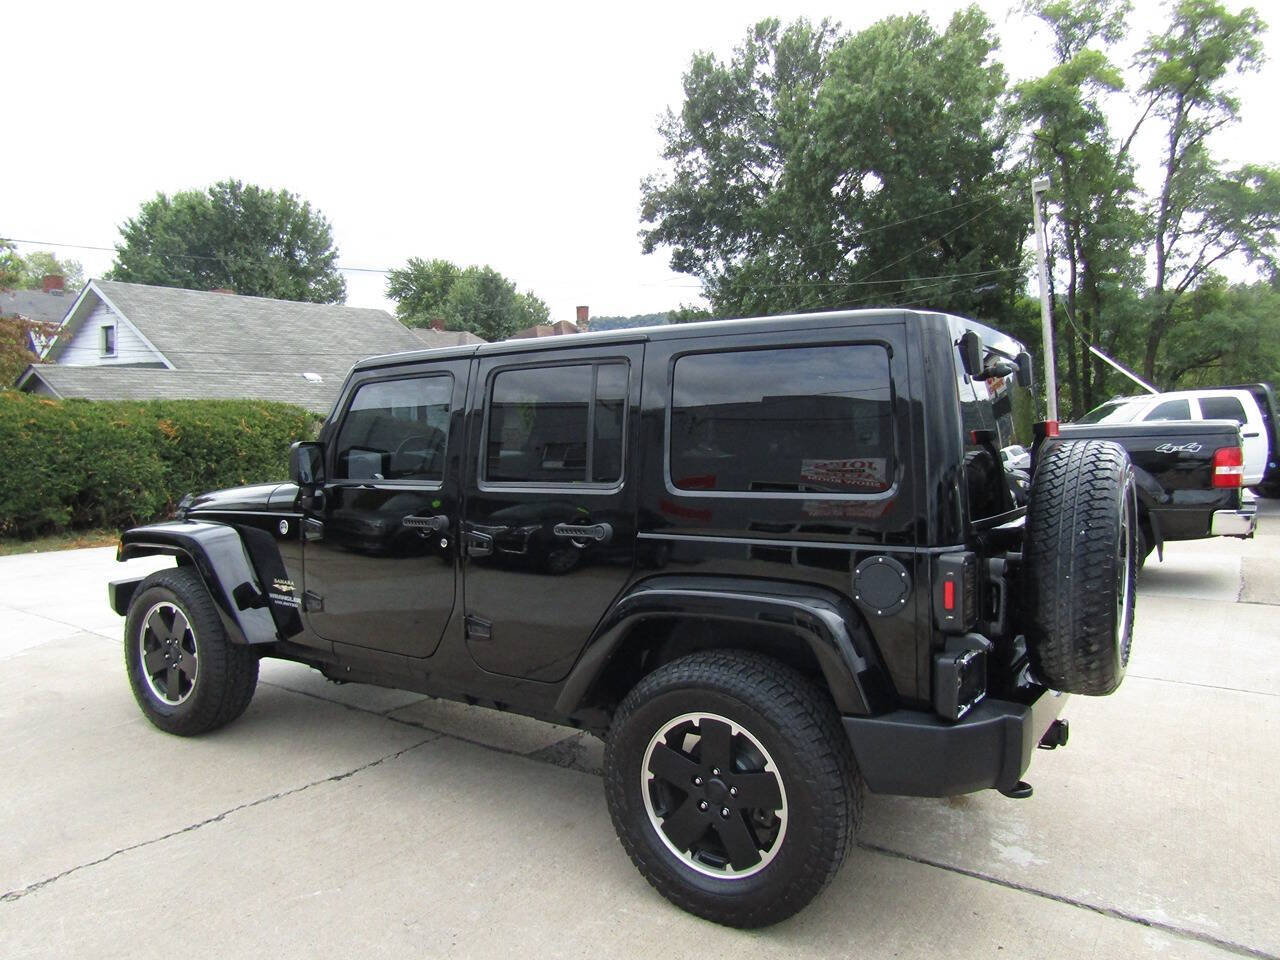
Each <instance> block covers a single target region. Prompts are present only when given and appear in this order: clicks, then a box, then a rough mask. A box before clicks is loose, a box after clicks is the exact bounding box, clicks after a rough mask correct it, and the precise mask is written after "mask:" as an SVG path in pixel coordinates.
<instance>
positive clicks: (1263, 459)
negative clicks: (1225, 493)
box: [1076, 387, 1270, 487]
mask: <svg viewBox="0 0 1280 960" xmlns="http://www.w3.org/2000/svg"><path fill="white" fill-rule="evenodd" d="M1161 420H1234V421H1235V422H1236V423H1237V424H1239V426H1240V437H1241V440H1242V441H1243V444H1244V482H1243V484H1242V486H1245V487H1253V486H1257V485H1258V484H1260V483H1262V478H1263V474H1264V473H1266V471H1267V464H1268V458H1269V455H1270V450H1269V442H1268V430H1267V424H1266V422H1265V420H1264V418H1263V415H1262V409H1261V408H1260V407H1259V406H1258V401H1257V400H1256V399H1255V398H1254V395H1253V394H1252V393H1251V392H1250V391H1249V390H1246V389H1244V388H1240V387H1236V388H1219V389H1203V390H1177V391H1172V392H1169V393H1155V394H1149V395H1142V396H1136V397H1115V398H1114V399H1111V400H1108V401H1107V402H1106V403H1104V404H1102V405H1101V406H1099V407H1095V408H1094V409H1092V410H1090V411H1089V412H1088V413H1086V414H1085V415H1084V416H1083V417H1081V418H1080V419H1079V420H1078V421H1076V422H1077V423H1110V424H1118V423H1153V422H1156V421H1161Z"/></svg>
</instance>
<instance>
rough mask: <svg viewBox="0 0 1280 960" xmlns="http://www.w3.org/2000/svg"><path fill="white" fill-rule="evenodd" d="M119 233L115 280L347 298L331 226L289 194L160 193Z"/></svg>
mask: <svg viewBox="0 0 1280 960" xmlns="http://www.w3.org/2000/svg"><path fill="white" fill-rule="evenodd" d="M120 234H121V237H122V238H123V239H122V241H121V242H120V243H119V244H117V245H116V262H115V265H114V266H113V267H112V270H111V272H110V274H109V277H110V278H111V279H113V280H125V281H129V282H131V283H149V284H154V285H157V286H164V287H185V288H187V289H190V290H214V289H219V288H224V287H225V288H229V289H232V290H234V291H235V292H236V293H240V294H245V295H248V296H257V297H275V298H277V299H281V300H303V301H310V302H313V303H341V302H342V301H343V300H345V299H346V293H347V286H346V282H345V281H344V280H343V278H342V276H341V274H339V273H338V270H337V266H336V264H337V259H338V251H337V249H336V248H335V247H334V245H333V231H332V229H331V227H330V226H329V222H328V221H327V220H326V219H325V218H324V216H323V215H322V214H321V213H320V212H319V211H313V210H312V209H311V205H310V204H309V203H307V202H306V201H305V200H302V199H300V198H299V197H298V196H296V195H295V194H292V193H289V192H288V191H284V190H278V191H277V190H266V189H263V188H262V187H257V186H254V185H253V184H249V185H245V184H242V183H241V182H240V181H239V180H224V181H222V182H220V183H216V184H214V185H213V186H212V187H210V188H209V189H208V190H207V191H203V192H201V191H196V190H189V191H182V192H180V193H175V194H174V195H173V196H172V197H168V196H166V195H165V194H163V193H158V194H156V196H155V198H154V199H152V200H148V201H147V202H146V203H144V204H143V205H142V208H141V209H140V210H139V212H138V215H137V216H136V217H134V218H133V219H131V220H128V221H127V222H126V223H125V225H124V226H123V227H121V229H120Z"/></svg>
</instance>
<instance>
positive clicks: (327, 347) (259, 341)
mask: <svg viewBox="0 0 1280 960" xmlns="http://www.w3.org/2000/svg"><path fill="white" fill-rule="evenodd" d="M433 332H434V331H415V330H410V329H409V328H408V327H406V326H404V324H402V323H400V322H399V321H398V320H396V319H395V318H394V317H392V316H391V315H390V314H389V313H387V312H386V311H385V310H374V309H366V308H361V307H347V306H340V305H333V304H322V303H299V302H296V301H292V300H272V299H269V298H267V297H244V296H238V295H236V294H233V293H215V292H206V291H200V290H183V289H180V288H177V287H152V286H146V285H143V284H137V283H121V282H119V281H114V280H90V281H89V283H88V284H87V285H86V286H85V288H84V290H83V291H82V292H81V293H80V296H79V297H77V298H76V300H75V302H74V304H72V305H71V308H70V309H69V310H68V311H67V314H66V317H65V319H63V321H62V325H61V327H60V328H59V330H58V334H57V336H56V338H55V339H54V341H53V343H52V344H51V345H50V346H49V347H48V349H47V350H46V352H45V354H44V360H45V361H46V362H45V363H44V364H33V365H31V366H29V367H27V369H26V370H25V371H24V372H23V374H22V376H21V377H19V378H18V387H19V388H20V389H22V390H26V391H28V392H32V393H41V394H45V395H47V396H54V397H83V398H86V399H91V400H149V399H157V398H189V397H193V398H200V397H213V398H248V399H260V400H277V401H282V402H286V403H296V404H298V405H300V406H304V407H308V408H310V409H312V410H315V411H316V412H318V413H328V411H329V409H330V408H331V407H332V406H333V402H334V400H335V399H336V398H337V396H338V391H339V390H340V388H341V387H342V381H343V379H344V378H345V377H346V374H347V371H348V370H349V369H350V368H351V365H352V364H353V363H355V362H356V361H357V360H360V359H363V358H364V357H368V356H371V355H374V354H386V353H399V352H401V351H404V350H421V349H422V348H423V346H424V337H423V336H422V334H424V333H433ZM456 336H458V335H457V334H448V335H447V337H448V338H453V337H456ZM454 342H456V341H454V340H452V339H450V341H449V343H448V344H445V343H441V344H439V345H441V346H445V345H452V344H453V343H454ZM432 345H434V344H432Z"/></svg>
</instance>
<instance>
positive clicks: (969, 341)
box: [960, 330, 982, 377]
mask: <svg viewBox="0 0 1280 960" xmlns="http://www.w3.org/2000/svg"><path fill="white" fill-rule="evenodd" d="M960 361H961V363H963V364H964V372H965V373H967V374H968V375H969V376H971V377H981V376H982V337H980V336H978V335H977V334H976V333H974V332H973V331H972V330H966V331H965V332H964V335H963V336H961V337H960Z"/></svg>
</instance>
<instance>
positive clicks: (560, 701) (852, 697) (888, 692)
mask: <svg viewBox="0 0 1280 960" xmlns="http://www.w3.org/2000/svg"><path fill="white" fill-rule="evenodd" d="M655 619H695V620H703V621H714V622H717V623H722V624H731V623H750V624H753V625H759V624H765V625H767V626H768V627H769V628H770V629H771V630H772V631H775V632H777V633H778V634H780V635H788V634H789V635H791V636H792V637H794V638H795V639H796V641H797V642H800V643H804V644H806V645H807V646H808V648H809V650H810V651H812V653H813V655H814V657H815V659H816V660H817V662H818V666H819V667H820V668H821V670H822V673H823V677H824V678H825V680H826V686H827V688H828V689H829V690H830V692H831V696H832V699H833V700H834V701H835V704H836V708H837V709H838V710H839V711H840V712H841V713H842V714H857V715H865V714H869V713H874V712H878V711H880V710H884V709H889V708H890V707H891V706H892V704H893V703H894V699H895V698H894V696H893V694H892V688H891V686H890V683H889V680H888V674H887V673H886V671H885V670H884V667H883V664H882V663H881V660H880V655H879V651H878V650H877V649H876V647H875V645H874V643H873V641H872V639H871V635H870V633H869V632H868V631H867V629H866V627H865V625H864V624H863V622H862V618H861V616H860V615H859V613H858V611H857V610H856V608H855V607H854V606H853V604H852V603H851V602H850V601H849V600H848V599H847V598H845V597H842V596H841V595H840V594H838V593H836V592H834V591H830V590H824V589H822V588H816V587H807V586H806V587H803V588H802V587H798V586H797V585H795V584H788V583H781V582H767V581H759V580H737V579H730V578H716V577H656V578H653V579H651V580H646V581H644V582H643V583H641V584H638V585H637V586H635V587H634V588H632V589H631V590H630V591H629V592H628V593H626V594H625V595H624V596H623V597H622V598H621V599H620V600H619V601H618V602H617V603H616V604H615V605H614V607H613V609H612V610H611V611H610V612H609V613H608V615H607V616H606V617H605V618H604V619H603V620H602V621H601V622H600V624H599V626H597V627H596V630H595V632H594V633H593V634H592V637H591V639H590V640H589V641H588V643H587V646H586V648H585V649H584V650H583V653H582V655H581V656H580V657H579V658H578V662H577V663H576V664H575V665H574V667H573V669H572V670H571V671H570V673H569V676H568V677H567V678H566V680H565V682H564V686H563V687H562V688H561V691H560V695H559V697H558V698H557V700H556V712H557V713H559V714H561V715H563V716H570V715H572V714H574V713H575V712H576V711H577V710H578V709H579V707H581V706H582V704H583V703H584V701H585V700H586V698H587V696H588V694H589V693H590V691H591V689H592V687H593V686H594V685H595V683H596V681H597V680H598V679H599V678H600V676H601V675H602V674H603V673H604V672H605V670H606V668H607V666H608V664H609V661H610V660H611V659H612V657H613V655H614V654H615V653H616V652H617V651H619V650H621V649H622V648H624V647H625V646H626V644H627V640H628V637H629V636H630V635H631V633H632V631H634V630H635V629H636V628H637V627H638V626H640V624H642V623H645V622H647V621H651V620H655Z"/></svg>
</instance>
